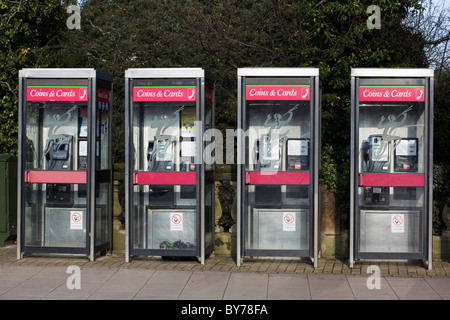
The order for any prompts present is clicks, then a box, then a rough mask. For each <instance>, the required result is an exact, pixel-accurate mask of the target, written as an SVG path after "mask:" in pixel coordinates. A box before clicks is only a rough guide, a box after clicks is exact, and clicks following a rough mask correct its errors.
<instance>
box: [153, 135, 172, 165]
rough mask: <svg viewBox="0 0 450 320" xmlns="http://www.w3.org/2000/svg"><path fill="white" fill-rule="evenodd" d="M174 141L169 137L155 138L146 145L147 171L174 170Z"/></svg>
mask: <svg viewBox="0 0 450 320" xmlns="http://www.w3.org/2000/svg"><path fill="white" fill-rule="evenodd" d="M174 144H175V143H174V141H171V139H169V138H165V139H156V137H155V139H154V140H153V141H151V140H150V141H149V142H148V145H147V161H148V166H147V168H148V170H149V171H174V170H175V166H174V158H173V156H174Z"/></svg>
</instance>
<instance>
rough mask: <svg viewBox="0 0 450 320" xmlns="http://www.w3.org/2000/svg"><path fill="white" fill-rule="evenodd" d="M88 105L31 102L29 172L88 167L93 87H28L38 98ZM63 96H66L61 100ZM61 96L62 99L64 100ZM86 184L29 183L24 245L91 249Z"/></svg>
mask: <svg viewBox="0 0 450 320" xmlns="http://www.w3.org/2000/svg"><path fill="white" fill-rule="evenodd" d="M74 92H75V93H76V94H77V95H78V96H77V98H76V99H85V100H86V101H76V102H72V101H45V102H44V101H28V102H27V103H26V109H25V115H26V119H25V123H26V133H25V135H26V142H25V153H24V154H25V167H26V168H25V170H44V171H49V172H48V176H46V175H45V173H44V174H43V175H41V177H44V179H45V178H46V177H49V178H52V172H51V171H68V172H69V171H78V170H82V171H84V170H86V169H87V157H88V147H87V139H88V132H87V127H88V124H87V119H88V118H87V117H88V113H87V86H80V87H76V86H61V87H52V86H50V87H49V86H42V87H28V90H27V98H30V99H35V98H34V96H35V95H36V94H41V95H52V94H56V95H61V97H62V98H64V97H65V96H66V95H69V94H72V93H74ZM61 97H60V98H61ZM62 98H61V99H62ZM86 193H87V185H86V184H75V183H70V179H68V181H67V183H27V184H26V185H25V215H24V226H25V234H24V240H25V241H24V242H25V245H26V246H38V247H72V248H85V247H86V226H87V225H88V224H87V220H88V214H87V211H86V196H87V195H86Z"/></svg>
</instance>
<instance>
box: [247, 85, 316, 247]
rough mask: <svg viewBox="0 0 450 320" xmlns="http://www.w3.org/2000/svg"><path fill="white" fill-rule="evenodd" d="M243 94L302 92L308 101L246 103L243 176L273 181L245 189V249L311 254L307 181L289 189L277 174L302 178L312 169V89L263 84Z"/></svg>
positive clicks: (306, 179) (303, 86)
mask: <svg viewBox="0 0 450 320" xmlns="http://www.w3.org/2000/svg"><path fill="white" fill-rule="evenodd" d="M291 81H292V80H291ZM297 81H298V80H297ZM266 88H267V89H266ZM273 88H276V89H273ZM287 88H289V90H288V89H287ZM246 90H247V93H248V94H252V93H255V94H256V91H254V92H252V91H251V90H261V91H260V92H264V91H265V90H266V91H271V90H275V91H273V92H274V94H280V93H283V94H294V93H296V92H297V93H299V92H301V93H302V96H303V97H304V98H305V99H307V100H298V101H295V100H285V99H282V98H280V99H279V100H273V101H272V100H248V101H246V114H245V118H246V121H247V123H248V127H247V128H248V130H247V132H246V135H247V136H246V139H247V141H246V146H247V148H246V171H250V172H254V173H260V175H259V177H270V176H271V175H273V180H270V179H269V180H266V181H268V183H265V184H254V185H252V181H250V184H249V185H246V186H245V187H244V190H245V199H246V206H245V210H244V222H245V230H244V233H245V240H244V242H245V243H244V246H245V247H246V249H255V250H257V249H261V250H309V249H310V237H311V234H310V227H311V226H310V224H311V215H310V210H309V208H310V203H311V201H310V199H311V187H310V185H309V181H310V178H305V181H302V182H300V180H301V179H300V178H299V180H298V181H299V182H298V184H296V185H292V184H285V183H286V182H284V181H282V180H276V179H282V177H286V176H280V177H278V176H277V175H276V174H277V173H278V172H292V173H294V172H295V173H302V174H305V173H307V172H308V171H309V170H310V168H311V161H312V154H311V152H310V147H311V146H310V138H311V101H310V100H309V95H310V85H300V86H299V85H295V84H294V85H289V86H288V87H283V86H282V85H281V86H270V87H264V84H262V85H261V86H260V87H258V88H257V89H253V88H252V89H249V88H247V89H246ZM297 93H296V94H297ZM307 97H308V98H307ZM302 177H303V176H302ZM305 177H307V176H305ZM283 179H284V178H283ZM271 181H273V184H270V183H271ZM300 183H306V185H303V184H300Z"/></svg>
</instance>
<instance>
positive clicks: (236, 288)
mask: <svg viewBox="0 0 450 320" xmlns="http://www.w3.org/2000/svg"><path fill="white" fill-rule="evenodd" d="M268 284H269V275H268V274H260V273H232V274H231V276H230V279H229V281H228V285H227V288H226V291H225V295H224V297H223V299H224V300H266V299H267V289H268Z"/></svg>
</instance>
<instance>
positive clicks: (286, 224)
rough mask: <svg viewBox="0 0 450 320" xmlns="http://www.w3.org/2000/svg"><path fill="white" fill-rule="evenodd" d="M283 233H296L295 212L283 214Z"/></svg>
mask: <svg viewBox="0 0 450 320" xmlns="http://www.w3.org/2000/svg"><path fill="white" fill-rule="evenodd" d="M283 231H295V212H284V213H283Z"/></svg>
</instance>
